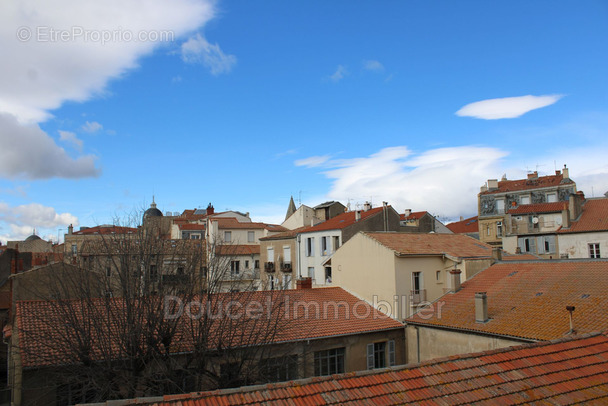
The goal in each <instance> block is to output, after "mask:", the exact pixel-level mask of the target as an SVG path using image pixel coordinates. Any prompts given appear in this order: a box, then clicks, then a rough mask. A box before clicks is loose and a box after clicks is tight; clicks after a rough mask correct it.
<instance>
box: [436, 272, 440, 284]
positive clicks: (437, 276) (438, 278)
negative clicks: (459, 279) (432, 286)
mask: <svg viewBox="0 0 608 406" xmlns="http://www.w3.org/2000/svg"><path fill="white" fill-rule="evenodd" d="M435 280H436V281H437V282H441V271H435Z"/></svg>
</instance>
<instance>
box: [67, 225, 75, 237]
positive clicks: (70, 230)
mask: <svg viewBox="0 0 608 406" xmlns="http://www.w3.org/2000/svg"><path fill="white" fill-rule="evenodd" d="M73 232H74V226H73V225H71V224H70V225H69V226H68V234H69V235H72V233H73Z"/></svg>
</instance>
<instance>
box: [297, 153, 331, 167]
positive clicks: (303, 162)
mask: <svg viewBox="0 0 608 406" xmlns="http://www.w3.org/2000/svg"><path fill="white" fill-rule="evenodd" d="M329 158H330V156H329V155H322V156H311V157H308V158H304V159H298V160H296V161H294V165H295V166H306V167H307V168H314V167H317V166H321V165H323V164H324V163H325V162H327V161H329Z"/></svg>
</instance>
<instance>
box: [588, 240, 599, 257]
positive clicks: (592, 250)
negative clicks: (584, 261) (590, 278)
mask: <svg viewBox="0 0 608 406" xmlns="http://www.w3.org/2000/svg"><path fill="white" fill-rule="evenodd" d="M588 247H589V258H601V254H600V243H599V242H592V243H589V244H588Z"/></svg>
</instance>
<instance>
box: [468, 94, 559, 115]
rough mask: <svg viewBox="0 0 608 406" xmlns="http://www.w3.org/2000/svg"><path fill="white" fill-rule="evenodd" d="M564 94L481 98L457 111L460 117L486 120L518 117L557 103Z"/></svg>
mask: <svg viewBox="0 0 608 406" xmlns="http://www.w3.org/2000/svg"><path fill="white" fill-rule="evenodd" d="M561 98H562V95H547V96H532V95H528V96H519V97H503V98H499V99H488V100H481V101H478V102H475V103H470V104H467V105H466V106H464V107H462V108H461V109H460V110H458V111H457V112H456V115H457V116H460V117H475V118H481V119H484V120H496V119H501V118H516V117H520V116H522V115H524V114H526V113H527V112H529V111H532V110H536V109H540V108H542V107H546V106H550V105H552V104H553V103H556V102H557V101H558V100H559V99H561Z"/></svg>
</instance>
